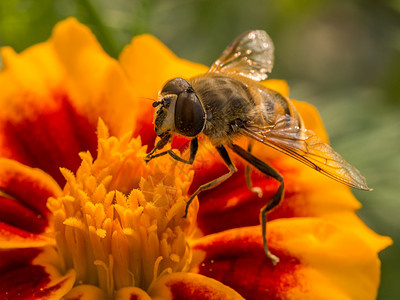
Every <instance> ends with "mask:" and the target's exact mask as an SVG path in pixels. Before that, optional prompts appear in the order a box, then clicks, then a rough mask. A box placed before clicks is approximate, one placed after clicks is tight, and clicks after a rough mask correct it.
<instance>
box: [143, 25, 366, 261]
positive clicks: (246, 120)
mask: <svg viewBox="0 0 400 300" xmlns="http://www.w3.org/2000/svg"><path fill="white" fill-rule="evenodd" d="M273 51H274V46H273V43H272V40H271V38H270V37H269V36H268V34H267V33H266V32H265V31H262V30H255V31H249V32H245V33H243V34H241V35H240V36H238V37H237V38H236V39H235V40H234V41H233V42H232V43H231V44H230V45H229V46H228V47H227V48H226V49H225V50H224V52H223V53H222V55H221V56H220V57H219V58H218V59H217V60H216V61H215V62H214V64H213V65H212V66H211V68H210V70H209V72H208V73H206V74H203V75H200V76H196V77H194V78H190V79H188V80H185V79H183V78H174V79H172V80H170V81H168V82H167V83H166V84H165V85H164V87H163V88H162V89H161V91H160V93H159V97H158V100H157V101H155V102H154V103H153V107H154V108H155V114H154V118H155V121H154V123H155V131H156V133H157V135H158V136H159V137H160V138H161V139H160V140H159V141H158V143H157V144H156V146H155V147H154V149H153V150H152V151H151V152H150V153H149V154H148V155H147V156H146V160H147V161H149V160H151V159H153V158H156V157H159V156H161V155H165V154H169V155H170V156H171V157H173V158H174V159H175V160H177V161H180V162H183V163H187V164H192V163H193V161H194V159H195V156H196V153H197V149H198V135H199V134H201V133H203V134H204V135H205V136H206V137H208V139H209V140H210V141H211V143H212V144H213V146H215V148H216V149H217V151H218V153H219V154H220V156H221V157H222V159H223V160H224V162H225V164H226V165H227V166H228V168H229V172H228V173H227V174H225V175H223V176H221V177H219V178H216V179H215V180H212V181H210V182H209V183H206V184H204V185H202V186H200V187H199V188H198V189H197V191H196V192H195V193H194V194H193V195H191V197H190V199H189V201H188V202H187V206H186V212H185V216H186V214H187V211H188V207H189V205H190V203H191V202H192V201H193V199H194V198H195V197H196V196H197V195H198V194H199V193H200V192H201V191H203V190H207V189H210V188H213V187H215V186H217V185H218V184H220V183H221V182H223V181H224V180H226V179H228V178H229V177H230V176H231V175H232V174H233V173H234V172H236V171H237V169H236V167H235V165H234V164H233V163H232V161H231V159H230V157H229V154H228V152H227V150H226V148H225V146H226V147H229V148H230V149H232V150H233V152H235V153H236V154H237V155H239V156H240V157H241V158H243V159H244V160H245V161H246V162H247V163H248V164H249V165H252V166H253V167H255V168H257V169H258V170H259V171H261V172H262V173H264V174H265V175H267V176H270V177H272V178H274V179H276V180H277V181H279V183H280V185H279V187H278V189H277V191H276V193H275V194H274V195H273V197H272V198H271V199H270V200H269V201H268V203H267V204H266V205H265V206H264V207H263V208H262V209H261V211H260V221H261V226H262V236H263V245H264V250H265V252H266V254H267V256H268V257H269V258H270V259H271V260H272V263H273V264H276V263H277V262H278V261H279V258H278V257H276V256H275V255H273V254H272V253H271V252H270V251H269V250H268V246H267V241H266V222H267V220H266V219H267V218H266V215H267V212H268V211H270V210H272V209H273V208H274V207H276V206H277V205H278V204H279V203H280V201H281V200H282V198H283V194H284V180H283V177H282V175H281V174H279V172H278V171H276V170H275V169H274V168H272V167H271V166H269V165H268V164H267V163H266V162H263V161H261V160H260V159H258V158H257V157H255V156H254V155H253V154H252V153H251V152H252V146H253V144H254V142H259V143H262V144H265V145H267V146H270V147H272V148H274V149H276V150H278V151H281V152H283V153H285V154H287V155H289V156H291V157H293V158H295V159H297V160H299V161H301V162H302V163H304V164H306V165H307V166H309V167H311V168H313V169H315V170H316V171H318V172H320V173H322V174H324V175H326V176H328V177H330V178H332V179H334V180H337V181H339V182H341V183H343V184H345V185H348V186H351V187H354V188H357V189H361V190H370V189H369V188H368V186H367V184H366V181H365V178H364V177H363V176H362V175H361V174H360V172H359V171H358V170H357V169H356V168H354V167H353V166H351V165H350V164H349V163H348V162H346V161H345V160H344V158H343V157H342V156H340V155H339V154H338V153H337V152H335V151H334V150H333V149H332V148H331V147H330V146H329V145H328V144H326V143H324V142H322V141H321V139H320V138H319V137H318V136H316V135H315V134H314V133H313V132H312V131H310V130H307V129H306V128H304V124H303V121H302V119H301V116H300V115H299V113H298V112H297V111H296V109H295V107H294V105H293V104H292V103H291V101H290V100H289V99H288V98H286V97H284V96H282V95H281V94H279V93H277V92H275V91H273V90H270V89H268V88H266V87H264V86H262V85H261V84H259V83H258V81H262V80H264V79H266V78H267V73H270V72H271V70H272V67H273V61H274V57H273V56H274V54H273ZM174 133H177V134H180V135H183V136H186V137H190V138H192V139H191V142H190V158H189V160H185V159H183V158H181V157H179V156H178V155H177V154H175V153H174V152H173V151H172V150H167V151H164V152H160V153H157V154H154V153H155V152H156V150H161V149H162V148H164V146H165V145H166V144H167V143H168V142H170V141H171V140H172V136H173V134H174ZM240 136H245V137H248V138H249V139H248V140H249V143H248V146H247V150H246V149H244V148H242V147H240V146H239V145H237V144H235V140H237V138H238V137H240ZM249 165H247V166H246V172H245V175H246V176H245V177H246V182H247V185H248V187H249V189H250V190H251V191H252V192H254V193H256V194H258V195H259V196H260V197H261V196H262V191H261V189H260V188H259V187H253V186H252V183H251V177H250V175H251V174H250V171H251V170H250V166H249Z"/></svg>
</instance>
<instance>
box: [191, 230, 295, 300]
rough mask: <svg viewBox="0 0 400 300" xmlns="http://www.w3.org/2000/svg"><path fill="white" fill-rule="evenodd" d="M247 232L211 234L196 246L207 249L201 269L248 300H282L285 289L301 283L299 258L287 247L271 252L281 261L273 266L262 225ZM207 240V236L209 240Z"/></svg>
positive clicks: (271, 244)
mask: <svg viewBox="0 0 400 300" xmlns="http://www.w3.org/2000/svg"><path fill="white" fill-rule="evenodd" d="M250 229H251V231H252V232H251V233H250V230H249V228H247V229H246V232H245V231H235V230H233V231H227V232H224V233H221V234H220V235H217V236H214V237H213V236H210V237H209V240H208V241H205V242H203V243H202V244H198V245H197V246H195V247H194V249H196V250H203V251H206V258H205V259H204V260H203V262H202V263H201V264H200V266H199V270H198V272H199V273H200V274H202V275H205V276H207V277H211V278H214V279H216V280H218V281H220V282H222V283H224V284H226V285H228V286H230V287H232V288H234V289H235V291H237V292H238V293H239V294H241V295H242V296H243V297H244V298H246V299H271V300H273V299H281V297H282V295H283V294H284V292H286V291H288V290H290V289H291V288H292V287H297V288H298V285H299V281H298V278H297V277H296V276H297V275H296V272H295V271H296V270H297V269H298V268H299V267H300V262H299V260H298V259H297V258H295V257H293V256H291V255H289V254H288V253H287V252H285V251H284V250H280V249H275V248H274V247H273V243H270V245H269V247H270V251H271V252H272V253H274V254H275V255H277V256H278V257H279V259H280V262H279V263H278V264H277V265H276V266H273V265H272V263H271V260H270V259H269V258H267V256H266V255H265V252H264V249H263V246H262V239H261V234H260V228H259V227H253V228H250ZM206 240H207V239H206Z"/></svg>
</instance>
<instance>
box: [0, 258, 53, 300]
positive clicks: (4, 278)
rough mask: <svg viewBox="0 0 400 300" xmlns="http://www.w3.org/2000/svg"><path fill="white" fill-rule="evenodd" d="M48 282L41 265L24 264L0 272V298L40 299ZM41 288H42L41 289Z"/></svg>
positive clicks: (47, 276)
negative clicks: (5, 271)
mask: <svg viewBox="0 0 400 300" xmlns="http://www.w3.org/2000/svg"><path fill="white" fill-rule="evenodd" d="M49 282H50V278H49V275H48V274H47V273H46V271H45V269H44V267H43V266H38V265H35V266H24V267H20V268H16V269H13V270H11V271H9V272H7V273H3V274H0V298H2V299H37V298H39V299H40V296H41V297H43V296H45V295H43V292H44V291H45V290H44V288H45V287H46V285H47V284H48V283H49ZM41 289H42V290H41Z"/></svg>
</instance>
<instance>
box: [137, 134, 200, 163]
mask: <svg viewBox="0 0 400 300" xmlns="http://www.w3.org/2000/svg"><path fill="white" fill-rule="evenodd" d="M157 145H158V144H157ZM198 148H199V142H198V140H197V137H195V138H194V139H192V140H191V141H190V157H189V160H186V159H183V158H182V157H180V156H178V155H177V154H175V152H174V151H172V150H167V151H164V152H161V153H157V154H155V155H152V154H153V153H154V152H155V151H156V150H157V149H158V148H157V146H156V147H154V149H153V150H152V151H151V152H150V153H149V154H147V156H146V158H145V160H146V162H149V161H150V160H152V159H153V158H156V157H159V156H163V155H165V154H169V155H170V156H171V157H172V158H173V159H175V160H177V161H180V162H183V163H185V164H189V165H192V164H193V162H194V159H195V158H196V154H197V150H198Z"/></svg>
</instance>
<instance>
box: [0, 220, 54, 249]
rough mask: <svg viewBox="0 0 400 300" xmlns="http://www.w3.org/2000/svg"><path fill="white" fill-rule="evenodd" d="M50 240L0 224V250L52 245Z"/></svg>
mask: <svg viewBox="0 0 400 300" xmlns="http://www.w3.org/2000/svg"><path fill="white" fill-rule="evenodd" d="M53 243H54V241H53V240H52V239H50V238H47V237H44V236H41V235H37V234H33V233H30V232H27V231H24V230H21V229H18V228H16V227H13V226H10V225H8V224H5V223H2V222H0V248H2V249H12V248H29V247H42V246H46V245H49V244H53Z"/></svg>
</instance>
